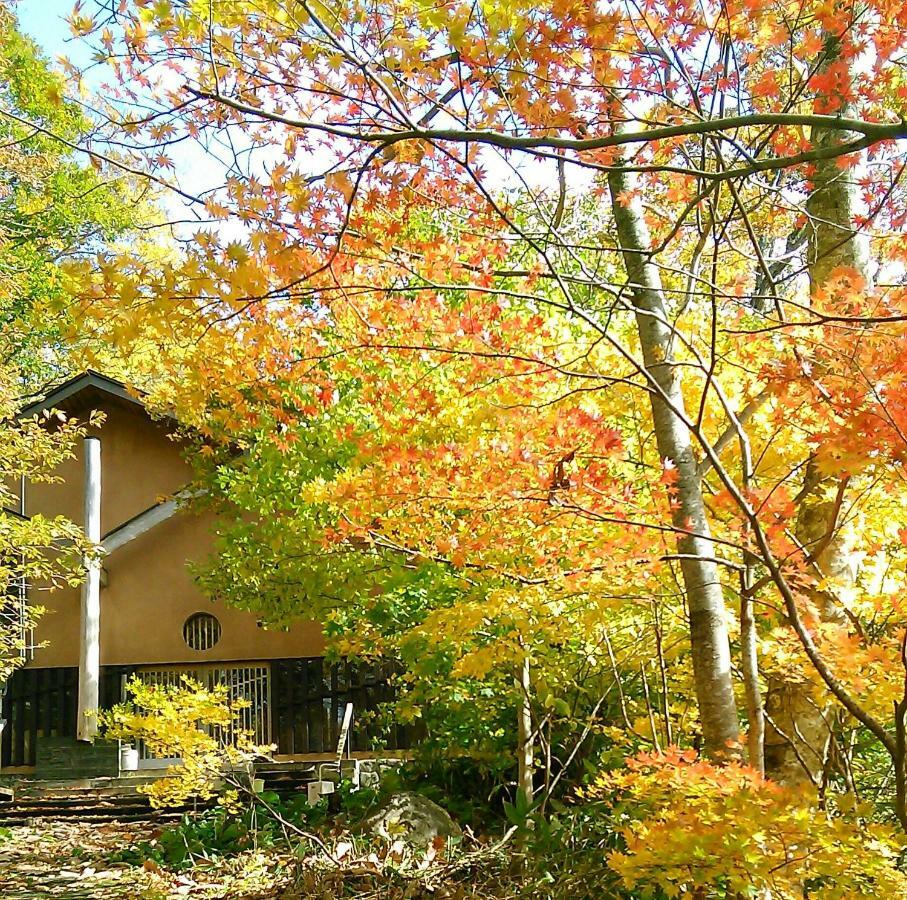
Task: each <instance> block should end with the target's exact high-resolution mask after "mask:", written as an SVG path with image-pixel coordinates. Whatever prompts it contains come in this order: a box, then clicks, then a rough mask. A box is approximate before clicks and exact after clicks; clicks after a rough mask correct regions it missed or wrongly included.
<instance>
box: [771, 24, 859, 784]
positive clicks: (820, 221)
mask: <svg viewBox="0 0 907 900" xmlns="http://www.w3.org/2000/svg"><path fill="white" fill-rule="evenodd" d="M836 45H837V41H836V39H835V38H828V39H827V40H826V45H825V50H826V58H827V60H828V62H827V63H826V65H828V64H830V63H831V62H834V61H835V59H836V58H837V56H838V54H837V46H836ZM842 113H844V114H846V111H844V110H842ZM848 139H849V136H848V135H846V134H841V133H839V132H834V131H826V130H821V131H819V130H814V132H813V144H814V146H816V147H823V146H829V145H831V144H833V143H836V142H839V143H840V142H843V141H846V140H848ZM857 191H858V185H857V182H856V181H855V180H854V176H853V173H852V172H851V171H850V170H849V169H842V168H841V167H840V166H839V165H838V163H837V161H836V160H833V159H832V160H822V161H820V162H818V163H816V167H815V175H814V179H813V189H812V191H811V193H810V196H809V198H808V199H807V202H806V211H807V213H808V214H809V221H808V222H807V225H806V229H807V236H808V244H807V266H808V272H809V281H810V294H811V295H812V296H815V294H816V292H817V291H818V290H820V289H821V288H822V287H823V286H825V285H827V284H828V282H829V279H830V277H831V276H832V274H833V273H834V271H835V270H836V269H841V268H846V269H850V270H852V271H855V272H856V273H857V274H859V275H860V276H861V277H862V278H863V280H864V282H865V283H866V285H867V287H868V286H870V285H871V281H872V272H871V268H870V257H869V247H868V242H867V241H866V239H865V236H864V235H861V234H859V232H858V231H857V230H856V229H855V228H854V220H855V217H856V215H857V209H858V200H859V195H858V193H857ZM845 487H846V481H845V480H843V478H842V477H841V476H834V475H822V474H821V473H820V472H819V471H818V468H817V467H816V465H815V463H814V462H810V463H809V464H808V465H807V467H806V472H805V475H804V484H803V488H802V490H801V491H800V495H799V499H800V502H799V506H798V512H797V522H796V534H797V539H798V541H799V542H800V543H801V544H802V546H803V547H804V549H805V551H806V552H808V553H809V554H810V555H811V556H813V557H814V566H813V569H814V574H815V575H816V577H818V573H819V572H821V574H822V576H823V577H824V578H826V579H828V581H829V582H830V583H831V584H832V585H833V589H832V590H831V591H817V592H814V593H813V596H812V600H813V602H814V603H815V605H816V608H817V610H818V612H819V615H820V616H821V617H822V618H823V619H824V620H825V621H828V622H833V621H842V620H843V611H842V609H841V607H840V605H839V604H838V602H837V600H838V598H839V597H840V596H841V595H842V592H845V591H846V590H847V588H848V587H850V586H852V585H853V584H854V582H855V580H856V574H857V573H856V568H857V567H856V562H855V556H854V553H853V547H852V542H851V539H850V537H849V535H848V534H847V533H846V532H845V530H843V529H841V527H840V521H839V519H840V513H841V505H842V502H841V501H842V500H843V494H844V489H845ZM824 693H825V692H824V691H822V690H817V689H814V688H813V687H812V685H810V684H809V683H796V682H790V681H789V680H787V679H774V680H773V681H771V682H770V683H769V685H768V693H767V697H766V710H767V712H768V717H769V719H770V722H769V727H768V731H767V734H766V741H765V763H766V774H768V775H769V777H771V778H773V779H775V780H777V781H781V782H783V783H785V784H800V783H804V782H809V781H811V782H813V783H814V784H818V783H819V780H820V778H821V776H822V770H823V766H824V763H825V755H826V753H827V751H828V746H829V741H830V740H831V735H832V733H831V727H832V725H831V723H832V719H833V716H832V714H831V709H830V706H829V703H828V701H827V699H826V698H825V696H824Z"/></svg>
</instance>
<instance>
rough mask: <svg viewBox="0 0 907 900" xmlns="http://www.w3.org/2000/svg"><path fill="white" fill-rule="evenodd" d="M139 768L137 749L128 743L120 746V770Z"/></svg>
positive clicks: (133, 770)
mask: <svg viewBox="0 0 907 900" xmlns="http://www.w3.org/2000/svg"><path fill="white" fill-rule="evenodd" d="M138 768H139V751H138V750H136V749H135V748H134V747H130V746H129V745H128V744H126V745H124V746H123V747H120V771H121V772H135V771H137V770H138Z"/></svg>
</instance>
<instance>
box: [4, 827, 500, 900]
mask: <svg viewBox="0 0 907 900" xmlns="http://www.w3.org/2000/svg"><path fill="white" fill-rule="evenodd" d="M155 831H156V826H154V825H153V824H150V823H141V822H139V823H135V822H130V823H117V822H111V823H108V824H103V825H98V824H94V823H81V824H80V823H78V822H58V821H48V822H41V821H37V822H35V823H34V824H33V825H31V826H28V827H19V828H12V829H8V830H7V831H6V832H4V833H2V834H0V900H33V898H52V897H59V898H66V900H83V898H86V900H87V898H92V900H170V898H179V897H188V898H191V900H221V898H231V900H302V898H315V900H335V898H338V900H339V898H342V897H356V898H362V900H398V898H399V900H417V898H422V897H430V898H432V900H466V898H467V897H468V898H471V900H475V898H490V897H492V896H494V897H501V896H503V895H502V894H500V893H498V891H497V890H495V889H494V880H495V879H494V878H491V879H488V880H486V879H482V881H483V882H484V884H485V886H484V887H483V886H480V885H479V884H477V883H476V882H475V879H474V877H469V876H467V877H466V878H462V877H459V878H449V879H448V878H446V877H444V874H443V873H442V872H440V871H438V872H437V875H436V876H435V877H434V878H429V879H426V880H424V881H423V880H419V879H413V878H409V879H405V878H404V879H401V878H399V877H395V876H394V875H393V873H389V872H388V870H387V869H386V868H385V867H384V865H383V863H382V862H381V861H380V860H379V859H377V857H375V856H374V854H372V855H370V856H368V857H364V856H363V857H356V856H355V854H352V853H350V854H349V855H344V854H345V852H346V851H345V850H344V848H351V847H352V845H351V844H344V843H339V844H337V845H336V847H335V848H334V853H335V854H336V855H335V860H336V862H335V863H334V864H333V865H330V864H326V863H325V861H324V859H323V857H322V858H321V859H320V860H318V859H316V858H314V857H305V858H299V857H297V856H294V855H293V854H292V853H289V852H281V851H275V850H274V849H269V850H268V851H267V852H261V851H257V850H249V851H247V852H245V853H242V854H239V855H238V856H234V857H232V858H228V859H217V860H211V861H210V862H207V861H204V860H202V861H200V862H198V863H196V865H194V866H193V867H192V868H191V869H189V870H187V871H185V872H171V871H167V870H165V869H162V868H160V867H159V866H158V865H156V864H155V863H154V862H151V861H148V862H146V864H145V866H144V867H137V866H134V865H129V864H127V863H119V862H112V861H111V859H112V858H113V857H114V855H115V854H116V852H117V851H121V850H123V849H124V848H126V847H129V846H130V845H132V844H134V843H135V842H137V841H144V840H149V839H151V838H152V837H154V835H155ZM338 856H343V858H342V859H338ZM442 868H443V864H442ZM432 882H433V883H432Z"/></svg>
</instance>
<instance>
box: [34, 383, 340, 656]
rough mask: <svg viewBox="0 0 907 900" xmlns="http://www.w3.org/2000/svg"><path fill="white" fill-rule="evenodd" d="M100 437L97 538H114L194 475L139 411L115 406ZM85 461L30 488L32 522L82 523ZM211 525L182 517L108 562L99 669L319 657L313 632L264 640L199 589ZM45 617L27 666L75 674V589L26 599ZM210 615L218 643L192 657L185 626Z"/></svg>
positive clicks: (300, 628)
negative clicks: (192, 569) (191, 565)
mask: <svg viewBox="0 0 907 900" xmlns="http://www.w3.org/2000/svg"><path fill="white" fill-rule="evenodd" d="M101 408H102V409H103V410H104V412H105V413H106V415H107V418H106V421H105V422H104V424H103V425H102V426H101V427H100V428H99V429H97V430H96V432H95V433H96V434H97V435H98V437H100V439H101V479H102V480H101V531H102V534H106V533H107V532H109V531H111V530H113V529H114V528H116V527H117V526H119V525H120V524H122V523H123V522H125V521H126V520H128V519H130V518H132V517H133V516H136V515H138V514H139V513H141V512H142V511H144V510H145V509H147V508H148V507H150V506H152V505H153V504H154V503H156V502H157V501H158V500H160V499H161V498H162V497H165V496H166V495H168V494H170V493H172V492H174V491H176V490H178V489H179V488H180V487H182V486H183V485H184V484H185V483H186V482H187V481H188V478H189V467H188V466H187V464H186V463H185V462H184V460H183V459H182V456H181V450H180V447H179V445H177V444H176V443H174V442H173V441H172V440H171V439H170V437H169V435H168V430H169V429H168V427H167V426H166V425H163V424H161V423H156V422H154V421H152V420H151V419H150V418H149V417H148V416H147V414H146V413H145V412H144V411H143V410H142V409H141V408H139V407H137V406H136V407H132V406H129V405H127V404H124V403H121V402H119V401H111V402H110V403H109V404H105V405H104V406H102V407H101ZM82 467H83V461H82V456H81V447H80V448H79V456H78V458H77V459H75V460H70V461H68V462H67V463H65V464H64V465H63V466H61V468H60V472H59V474H60V475H61V476H62V478H63V483H62V484H51V485H46V484H34V485H29V486H28V487H27V489H26V512H27V514H28V515H35V514H36V513H43V514H45V515H58V514H59V515H65V516H67V517H69V518H71V519H72V520H73V521H76V522H81V520H82V515H83V513H82V505H83V497H82V491H83V469H82ZM212 525H213V520H212V519H211V517H210V516H209V515H203V516H197V515H194V514H191V513H188V512H185V511H181V512H179V513H178V514H177V515H176V516H174V517H173V518H171V519H170V520H168V521H166V522H164V523H162V524H160V525H158V526H157V527H156V528H154V529H153V530H151V531H149V532H147V533H145V534H144V535H141V536H140V537H138V538H136V539H135V540H134V541H132V542H131V543H130V544H127V545H125V546H123V547H121V548H120V549H118V550H115V551H114V552H113V553H111V554H110V555H109V556H108V557H106V559H105V561H104V569H105V570H106V572H107V586H106V587H103V588H102V589H101V664H102V665H124V664H125V665H128V664H144V663H148V664H152V663H172V662H205V661H218V660H241V659H277V658H280V657H288V656H317V655H319V654H320V653H321V651H322V648H323V641H322V636H321V628H320V627H319V626H318V624H317V623H314V622H308V623H300V624H299V625H297V626H296V627H294V628H293V629H292V630H290V631H288V632H273V631H265V630H264V629H262V628H259V627H258V626H257V624H256V622H255V619H254V618H253V617H252V616H251V615H249V614H248V613H245V612H242V611H240V610H235V609H228V608H226V607H225V606H224V605H223V604H222V603H214V602H212V601H211V600H209V599H208V598H206V597H205V596H204V595H203V594H202V593H201V592H200V591H199V590H198V588H197V587H196V586H195V584H194V582H193V579H192V577H191V575H190V573H189V571H188V569H187V565H186V563H187V561H189V560H194V561H202V560H204V559H205V558H206V556H207V555H208V553H209V552H210V547H211V528H212ZM30 599H31V600H32V602H35V603H37V604H39V605H41V606H44V607H45V608H46V609H47V612H46V613H45V615H44V617H43V618H42V619H41V621H40V623H39V625H38V628H37V633H36V640H37V642H38V643H45V644H46V646H44V647H40V648H39V649H37V650H36V651H35V657H34V660H33V661H32V662H30V663H29V665H30V666H35V667H37V666H76V665H78V658H79V606H80V593H79V589H78V588H65V589H62V590H57V591H54V592H51V593H47V592H46V591H44V590H41V589H40V587H38V588H36V589H34V590H33V591H32V596H31V598H30ZM200 611H204V612H212V613H214V614H215V615H216V616H217V618H218V619H219V620H220V623H221V627H222V633H221V638H220V641H219V642H218V643H217V645H216V646H215V647H214V648H212V649H211V650H209V651H205V652H198V651H194V650H190V649H189V647H187V646H186V643H185V641H184V640H183V635H182V630H183V624H184V622H185V621H186V619H187V618H188V617H189V616H190V615H191V614H192V613H195V612H200Z"/></svg>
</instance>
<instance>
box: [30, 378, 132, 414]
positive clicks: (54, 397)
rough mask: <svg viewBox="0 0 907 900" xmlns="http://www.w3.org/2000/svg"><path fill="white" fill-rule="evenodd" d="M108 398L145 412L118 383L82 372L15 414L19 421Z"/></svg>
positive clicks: (111, 379)
mask: <svg viewBox="0 0 907 900" xmlns="http://www.w3.org/2000/svg"><path fill="white" fill-rule="evenodd" d="M109 398H114V399H116V400H118V401H120V402H125V403H129V404H132V405H134V406H137V407H139V408H140V409H144V408H145V404H144V402H143V401H142V400H141V399H140V398H139V397H136V396H135V395H134V394H132V393H130V392H129V389H128V388H127V387H126V385H125V384H123V382H122V381H117V380H116V379H115V378H109V377H108V376H107V375H102V374H101V373H100V372H94V371H92V370H91V369H86V371H84V372H82V373H81V374H79V375H74V376H73V377H72V378H70V379H68V380H67V381H64V382H63V383H62V384H61V385H59V386H58V387H55V388H53V389H51V390H50V391H49V392H48V393H47V394H45V395H44V397H42V398H41V399H40V400H36V401H35V402H33V403H29V404H28V406H25V407H23V408H22V409H21V410H19V417H20V418H27V417H29V416H33V415H35V414H36V413H37V414H40V413H42V412H44V410H49V409H65V408H66V407H71V406H73V405H75V404H78V405H88V404H90V403H92V402H95V401H97V400H99V399H101V400H103V399H109Z"/></svg>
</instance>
